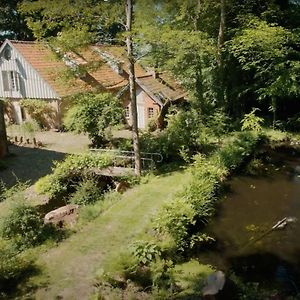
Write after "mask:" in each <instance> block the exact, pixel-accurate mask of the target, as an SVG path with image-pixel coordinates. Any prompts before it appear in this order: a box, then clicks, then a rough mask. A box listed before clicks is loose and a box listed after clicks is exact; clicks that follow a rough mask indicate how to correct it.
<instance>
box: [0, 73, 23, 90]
mask: <svg viewBox="0 0 300 300" xmlns="http://www.w3.org/2000/svg"><path fill="white" fill-rule="evenodd" d="M2 82H3V89H4V91H6V92H8V91H19V89H20V86H19V73H18V72H16V71H2Z"/></svg>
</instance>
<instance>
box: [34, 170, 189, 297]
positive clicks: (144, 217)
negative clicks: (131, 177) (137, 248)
mask: <svg viewBox="0 0 300 300" xmlns="http://www.w3.org/2000/svg"><path fill="white" fill-rule="evenodd" d="M189 178H190V177H189V176H188V173H187V171H181V172H174V173H171V174H167V175H164V176H156V177H154V178H152V179H150V180H149V182H148V183H145V184H140V185H138V186H135V187H134V188H132V189H131V190H128V191H127V192H126V193H124V194H123V195H122V196H121V200H120V201H118V202H117V203H115V204H114V205H113V206H111V207H110V208H109V209H108V210H107V211H106V212H104V213H103V214H102V215H100V216H99V217H98V218H96V219H95V220H94V221H92V222H90V223H89V224H88V225H87V226H85V227H83V228H82V229H81V230H79V231H78V232H77V233H75V234H73V235H72V236H71V237H70V238H68V239H67V240H65V241H64V242H62V243H61V244H59V245H58V246H57V247H56V248H52V249H50V250H48V251H47V252H45V253H44V254H42V255H41V256H40V258H39V260H38V263H40V264H41V265H42V266H43V267H44V269H43V272H42V274H40V275H38V276H37V277H35V278H33V279H32V280H33V283H34V284H37V285H40V284H42V283H45V282H47V284H46V286H45V287H42V288H40V289H38V290H37V291H36V295H35V299H43V300H44V299H89V296H90V294H91V293H92V292H93V284H94V283H95V274H96V272H97V271H99V270H101V269H102V268H103V267H104V265H105V264H107V263H108V262H110V261H114V258H115V257H116V256H117V255H118V253H120V250H122V249H124V248H126V247H128V245H129V244H130V243H131V242H132V241H134V240H136V239H138V238H141V235H142V234H143V233H144V232H145V230H147V227H148V226H149V223H150V220H151V218H152V216H153V214H154V213H155V212H156V211H157V210H158V209H159V208H160V207H161V206H162V205H163V203H164V202H166V201H168V200H170V199H172V198H173V197H174V195H175V194H176V193H177V192H178V191H180V190H181V189H182V188H183V187H184V185H185V184H186V183H187V182H188V180H189Z"/></svg>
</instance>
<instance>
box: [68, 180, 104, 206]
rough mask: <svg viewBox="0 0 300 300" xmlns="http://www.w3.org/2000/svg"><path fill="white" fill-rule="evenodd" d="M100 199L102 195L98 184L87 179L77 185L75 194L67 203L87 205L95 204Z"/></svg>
mask: <svg viewBox="0 0 300 300" xmlns="http://www.w3.org/2000/svg"><path fill="white" fill-rule="evenodd" d="M101 197H103V193H102V190H101V189H100V188H99V186H98V182H97V181H96V180H94V179H87V180H84V181H82V182H80V183H79V184H78V186H77V188H76V192H75V193H74V194H73V195H72V197H71V199H70V200H69V201H70V202H71V203H73V204H78V205H88V204H93V203H95V202H96V201H97V200H99V199H100V198H101Z"/></svg>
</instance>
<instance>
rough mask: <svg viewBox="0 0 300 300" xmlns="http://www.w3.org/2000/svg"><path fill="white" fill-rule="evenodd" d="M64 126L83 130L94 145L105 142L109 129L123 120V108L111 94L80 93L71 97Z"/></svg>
mask: <svg viewBox="0 0 300 300" xmlns="http://www.w3.org/2000/svg"><path fill="white" fill-rule="evenodd" d="M73 101H74V105H73V106H72V107H71V108H70V109H69V110H68V111H67V113H66V115H65V118H64V126H65V128H66V129H67V130H71V131H75V132H78V133H80V132H85V133H87V134H88V136H89V138H90V139H91V141H92V143H93V144H94V145H95V146H101V145H103V144H105V143H106V142H107V134H109V129H110V128H111V127H112V126H114V125H117V124H120V123H121V121H122V120H123V108H122V106H121V104H120V101H119V100H118V99H117V98H115V97H114V96H113V95H112V94H109V93H104V94H86V93H85V94H81V95H77V96H75V98H73Z"/></svg>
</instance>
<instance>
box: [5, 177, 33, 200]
mask: <svg viewBox="0 0 300 300" xmlns="http://www.w3.org/2000/svg"><path fill="white" fill-rule="evenodd" d="M27 188H28V183H27V182H21V181H17V183H16V184H15V185H13V186H12V187H10V188H7V187H6V185H5V184H4V183H3V182H2V181H0V202H1V201H4V200H7V201H11V202H17V201H20V200H23V196H24V195H23V193H24V191H25V189H27Z"/></svg>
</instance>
